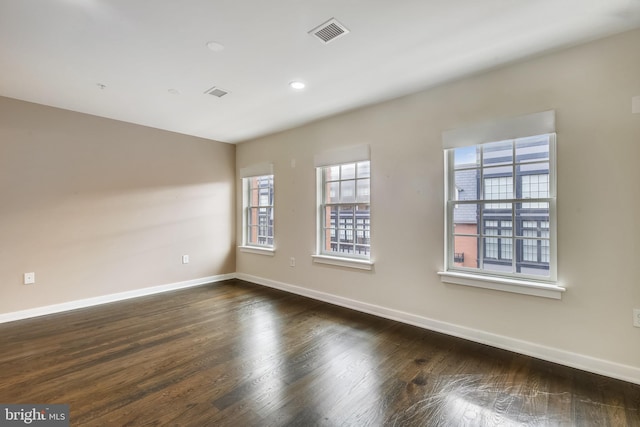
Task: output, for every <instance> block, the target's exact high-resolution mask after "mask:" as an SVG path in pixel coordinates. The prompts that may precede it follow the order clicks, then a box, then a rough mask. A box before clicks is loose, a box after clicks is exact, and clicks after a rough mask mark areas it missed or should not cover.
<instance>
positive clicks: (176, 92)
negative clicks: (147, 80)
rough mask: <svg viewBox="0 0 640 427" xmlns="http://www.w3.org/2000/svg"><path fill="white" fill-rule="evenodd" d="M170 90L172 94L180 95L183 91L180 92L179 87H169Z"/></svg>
mask: <svg viewBox="0 0 640 427" xmlns="http://www.w3.org/2000/svg"><path fill="white" fill-rule="evenodd" d="M168 92H169V93H170V94H171V95H180V94H181V93H182V92H180V91H179V90H178V89H169V90H168Z"/></svg>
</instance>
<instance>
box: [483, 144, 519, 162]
mask: <svg viewBox="0 0 640 427" xmlns="http://www.w3.org/2000/svg"><path fill="white" fill-rule="evenodd" d="M511 163H513V141H511V140H510V141H499V142H491V143H489V144H483V145H482V165H483V166H494V165H505V164H511Z"/></svg>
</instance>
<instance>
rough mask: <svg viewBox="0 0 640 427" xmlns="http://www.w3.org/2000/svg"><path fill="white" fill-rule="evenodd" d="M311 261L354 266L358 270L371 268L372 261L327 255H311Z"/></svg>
mask: <svg viewBox="0 0 640 427" xmlns="http://www.w3.org/2000/svg"><path fill="white" fill-rule="evenodd" d="M311 257H312V258H313V262H315V263H318V264H328V265H337V266H339V267H348V268H355V269H358V270H369V271H371V270H372V269H373V261H370V260H366V259H362V260H361V259H353V258H340V257H334V256H328V255H311Z"/></svg>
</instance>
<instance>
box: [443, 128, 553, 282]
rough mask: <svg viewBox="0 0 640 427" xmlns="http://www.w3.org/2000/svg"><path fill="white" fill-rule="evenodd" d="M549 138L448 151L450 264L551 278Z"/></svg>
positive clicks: (504, 142) (494, 143)
mask: <svg viewBox="0 0 640 427" xmlns="http://www.w3.org/2000/svg"><path fill="white" fill-rule="evenodd" d="M551 137H552V135H540V136H534V137H527V138H520V139H516V140H510V141H501V142H493V143H487V144H482V145H477V146H471V147H463V148H456V149H453V150H451V152H450V153H449V155H452V156H453V160H452V163H453V171H451V172H450V173H449V183H450V185H451V184H453V185H454V186H455V187H454V189H453V190H452V193H455V196H451V197H452V199H453V200H451V203H453V206H452V209H450V210H449V212H450V213H449V215H450V219H449V220H450V222H451V227H452V229H450V230H451V232H452V234H453V239H452V242H451V243H452V246H453V248H450V250H451V249H452V252H453V254H452V258H453V262H454V267H463V268H470V269H477V270H482V271H492V272H501V273H506V274H524V275H530V276H540V277H541V278H545V277H549V275H550V262H551V258H550V240H549V239H550V234H549V225H550V221H552V219H551V218H550V203H551V199H550V194H551V192H550V176H549V173H550V156H549V153H550V138H551ZM451 180H452V181H453V182H451ZM489 201H491V202H489ZM494 201H495V202H494Z"/></svg>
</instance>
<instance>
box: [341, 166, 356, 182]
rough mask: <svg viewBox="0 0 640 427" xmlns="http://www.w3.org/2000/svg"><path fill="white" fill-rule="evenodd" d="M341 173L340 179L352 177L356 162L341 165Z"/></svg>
mask: <svg viewBox="0 0 640 427" xmlns="http://www.w3.org/2000/svg"><path fill="white" fill-rule="evenodd" d="M341 169H342V175H341V176H340V179H354V178H355V177H356V164H355V163H349V164H346V165H342V166H341Z"/></svg>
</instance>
